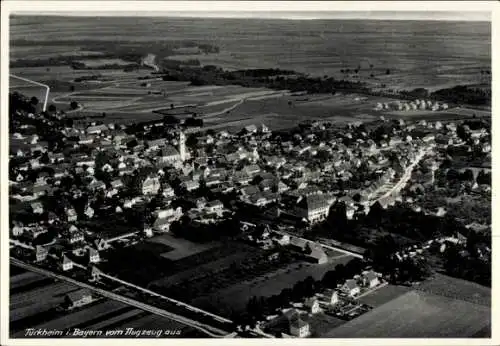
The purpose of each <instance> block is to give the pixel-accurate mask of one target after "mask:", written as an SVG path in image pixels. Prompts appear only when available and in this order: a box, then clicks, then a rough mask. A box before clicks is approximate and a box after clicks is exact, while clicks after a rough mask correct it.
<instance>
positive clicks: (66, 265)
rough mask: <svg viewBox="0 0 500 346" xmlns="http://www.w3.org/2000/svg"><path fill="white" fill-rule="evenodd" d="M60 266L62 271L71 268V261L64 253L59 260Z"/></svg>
mask: <svg viewBox="0 0 500 346" xmlns="http://www.w3.org/2000/svg"><path fill="white" fill-rule="evenodd" d="M61 268H62V270H64V271H67V270H71V269H73V261H71V260H70V259H69V258H68V257H66V255H63V257H62V260H61Z"/></svg>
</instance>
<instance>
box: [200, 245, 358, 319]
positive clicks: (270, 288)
mask: <svg viewBox="0 0 500 346" xmlns="http://www.w3.org/2000/svg"><path fill="white" fill-rule="evenodd" d="M351 259H352V258H351V257H350V256H344V255H342V254H337V255H335V256H334V257H332V258H331V260H330V262H329V263H326V264H310V263H303V262H300V263H293V264H291V265H289V266H286V267H283V268H280V269H277V270H274V271H270V272H269V273H267V274H264V275H260V276H258V277H256V278H252V279H250V280H245V281H242V282H239V283H235V284H233V285H231V286H229V287H227V288H225V289H221V290H219V291H217V292H215V293H213V294H211V295H208V296H205V297H200V298H198V299H196V300H194V301H193V303H194V304H196V305H199V306H205V305H207V306H210V305H212V304H213V303H214V302H217V305H218V306H219V305H220V306H221V308H222V307H224V306H225V307H226V308H227V307H230V308H231V309H233V310H236V311H241V310H242V309H244V308H245V306H246V303H247V301H248V299H249V298H250V297H252V296H257V297H260V296H263V297H269V296H271V295H273V294H279V293H280V292H281V290H283V289H284V288H292V287H293V285H294V284H295V283H296V282H298V281H300V280H303V279H305V278H306V277H308V276H312V277H313V278H314V279H316V280H320V279H321V278H322V277H323V275H324V274H325V273H326V272H327V271H329V270H332V269H334V268H335V266H336V265H337V264H340V263H343V264H345V263H347V262H348V261H349V260H351Z"/></svg>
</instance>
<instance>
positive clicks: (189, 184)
mask: <svg viewBox="0 0 500 346" xmlns="http://www.w3.org/2000/svg"><path fill="white" fill-rule="evenodd" d="M180 186H181V187H182V188H185V189H186V190H187V191H193V190H196V189H198V188H199V187H200V183H199V182H197V181H194V180H186V181H184V182H182V183H181V185H180Z"/></svg>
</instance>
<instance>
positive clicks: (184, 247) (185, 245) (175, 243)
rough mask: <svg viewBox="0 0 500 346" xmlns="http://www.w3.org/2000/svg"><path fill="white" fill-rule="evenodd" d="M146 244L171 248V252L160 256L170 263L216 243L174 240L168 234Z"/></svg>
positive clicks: (174, 238) (152, 239)
mask: <svg viewBox="0 0 500 346" xmlns="http://www.w3.org/2000/svg"><path fill="white" fill-rule="evenodd" d="M148 242H152V243H160V244H163V245H167V246H168V247H171V248H172V250H171V251H168V252H165V253H162V254H161V256H162V257H164V258H168V259H169V260H172V261H177V260H180V259H183V258H184V257H188V256H191V255H194V254H197V253H199V252H202V251H205V250H208V249H210V248H212V247H214V246H216V245H217V244H216V243H206V244H197V243H193V242H191V241H189V240H186V239H183V238H176V237H174V236H172V235H170V234H162V235H160V236H156V237H154V238H151V239H149V240H148Z"/></svg>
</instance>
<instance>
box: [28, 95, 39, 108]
mask: <svg viewBox="0 0 500 346" xmlns="http://www.w3.org/2000/svg"><path fill="white" fill-rule="evenodd" d="M30 103H31V104H32V105H33V106H36V105H38V98H36V97H35V96H33V97H32V98H31V100H30Z"/></svg>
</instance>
